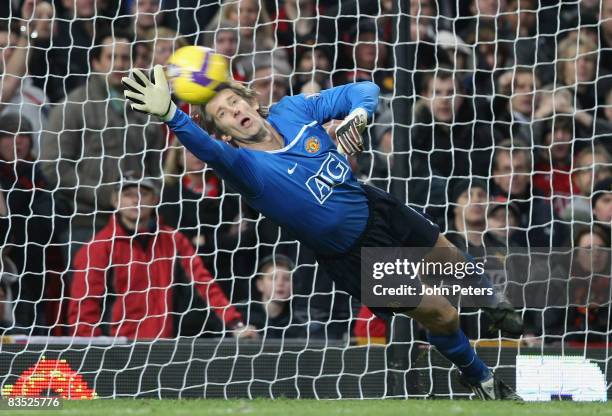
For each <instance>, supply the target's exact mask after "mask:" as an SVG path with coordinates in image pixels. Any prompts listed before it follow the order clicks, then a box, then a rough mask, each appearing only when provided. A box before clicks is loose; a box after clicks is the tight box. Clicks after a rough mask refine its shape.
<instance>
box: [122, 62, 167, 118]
mask: <svg viewBox="0 0 612 416" xmlns="http://www.w3.org/2000/svg"><path fill="white" fill-rule="evenodd" d="M121 83H122V84H123V86H124V87H125V90H124V91H123V95H124V96H125V98H127V99H129V100H130V101H131V102H132V104H131V107H132V110H134V111H139V112H141V113H145V114H151V115H153V116H158V117H159V118H161V119H162V120H163V121H169V120H172V117H174V113H175V112H176V105H175V104H174V103H173V102H172V99H171V96H170V89H169V88H168V81H167V80H166V74H165V73H164V67H163V66H161V65H155V67H154V68H153V82H151V81H150V80H149V78H147V76H146V75H145V74H143V73H142V71H141V70H140V69H134V70H133V71H132V76H131V78H128V77H123V78H121Z"/></svg>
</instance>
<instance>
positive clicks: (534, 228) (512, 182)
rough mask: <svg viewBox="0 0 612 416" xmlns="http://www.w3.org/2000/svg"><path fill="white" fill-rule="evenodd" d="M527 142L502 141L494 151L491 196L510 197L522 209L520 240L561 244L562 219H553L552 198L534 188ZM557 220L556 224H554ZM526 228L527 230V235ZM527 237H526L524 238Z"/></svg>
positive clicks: (534, 244) (524, 243) (522, 242)
mask: <svg viewBox="0 0 612 416" xmlns="http://www.w3.org/2000/svg"><path fill="white" fill-rule="evenodd" d="M528 148H529V146H528V145H527V143H524V142H523V143H521V142H515V146H514V147H513V145H512V141H511V140H509V139H508V140H504V141H502V142H500V143H499V144H498V145H497V146H496V148H495V153H494V154H493V169H492V179H493V183H492V185H493V186H492V189H491V196H493V197H495V198H496V199H501V200H509V201H511V202H512V204H513V205H514V206H516V207H517V208H518V210H519V221H518V224H519V225H518V226H519V227H520V228H521V229H522V230H520V231H519V232H517V233H516V241H517V242H519V244H520V245H522V246H527V245H529V246H530V247H549V246H551V245H552V246H554V247H559V246H560V245H561V244H562V243H563V242H564V240H565V235H564V229H563V227H562V226H561V224H560V223H558V222H555V223H552V221H553V218H554V215H553V209H552V205H551V202H550V200H549V199H547V198H543V197H542V195H540V194H538V193H537V190H534V189H532V186H531V177H532V171H533V168H532V159H531V154H530V152H529V151H528V150H527V149H528ZM553 224H554V225H553ZM523 231H526V233H527V235H525V234H524V232H523ZM524 237H526V239H525V238H524Z"/></svg>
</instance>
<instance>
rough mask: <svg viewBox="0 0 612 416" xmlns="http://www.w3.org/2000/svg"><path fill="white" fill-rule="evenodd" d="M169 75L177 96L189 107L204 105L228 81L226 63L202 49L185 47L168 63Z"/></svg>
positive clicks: (221, 57)
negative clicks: (191, 105) (190, 105)
mask: <svg viewBox="0 0 612 416" xmlns="http://www.w3.org/2000/svg"><path fill="white" fill-rule="evenodd" d="M166 74H167V76H168V78H169V79H170V82H171V83H172V89H173V90H174V93H175V94H176V96H177V97H178V98H179V99H181V100H183V101H185V102H188V103H190V104H205V103H206V102H208V101H209V100H210V99H211V98H212V97H214V95H215V94H216V93H217V89H218V88H219V87H220V86H221V85H222V84H223V83H225V82H227V81H228V79H229V63H228V61H227V59H226V58H225V57H224V56H222V55H219V54H217V53H214V52H213V50H212V49H209V48H204V47H202V46H183V47H182V48H180V49H178V50H177V51H176V52H174V54H173V55H172V56H171V57H170V59H169V60H168V66H167V68H166Z"/></svg>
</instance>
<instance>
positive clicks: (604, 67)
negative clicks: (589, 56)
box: [599, 1, 612, 120]
mask: <svg viewBox="0 0 612 416" xmlns="http://www.w3.org/2000/svg"><path fill="white" fill-rule="evenodd" d="M599 21H600V22H601V23H600V26H599V67H600V73H602V74H603V75H610V74H612V3H610V2H609V1H603V2H601V16H600V19H599ZM608 96H609V94H608ZM608 120H612V117H609V118H608Z"/></svg>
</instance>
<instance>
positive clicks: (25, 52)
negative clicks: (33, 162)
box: [0, 0, 53, 155]
mask: <svg viewBox="0 0 612 416" xmlns="http://www.w3.org/2000/svg"><path fill="white" fill-rule="evenodd" d="M21 15H22V17H23V19H25V20H27V19H32V21H31V23H29V24H28V23H27V22H25V21H23V25H21V26H12V27H9V25H8V24H7V23H6V21H0V49H2V52H1V53H0V73H2V74H3V76H2V89H1V91H0V114H7V113H13V114H21V116H22V117H24V118H26V119H27V120H28V122H29V124H30V125H31V126H32V128H33V130H32V133H31V134H32V136H33V139H34V140H33V143H32V144H33V153H34V154H36V155H37V154H38V152H39V147H40V146H39V138H40V131H41V130H42V127H43V125H45V124H46V119H47V117H46V112H45V111H44V109H45V107H44V106H45V104H46V102H47V97H46V96H45V93H44V91H43V90H42V89H41V88H40V87H39V86H38V85H36V84H35V80H36V79H35V78H34V77H33V76H32V75H37V72H36V71H37V70H38V69H39V68H38V66H39V65H40V62H37V60H40V59H41V58H43V59H44V56H42V55H44V54H42V53H41V48H43V47H44V46H45V44H46V43H48V41H49V37H50V36H51V30H50V27H51V21H50V20H49V19H50V18H51V16H52V15H53V9H52V7H51V5H50V4H49V3H47V2H42V1H40V2H37V3H36V5H35V4H34V1H33V0H27V1H25V2H24V3H23V5H22V9H21ZM44 71H45V73H46V65H45V69H44ZM43 86H44V83H43Z"/></svg>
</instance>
